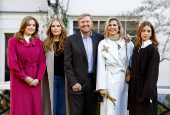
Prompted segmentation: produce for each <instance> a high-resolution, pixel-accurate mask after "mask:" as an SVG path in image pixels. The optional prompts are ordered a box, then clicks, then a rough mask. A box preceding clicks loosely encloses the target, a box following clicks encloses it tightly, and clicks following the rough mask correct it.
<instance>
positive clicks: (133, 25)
mask: <svg viewBox="0 0 170 115" xmlns="http://www.w3.org/2000/svg"><path fill="white" fill-rule="evenodd" d="M105 22H106V21H100V20H99V21H96V20H94V21H93V27H92V31H93V32H97V33H101V34H104V28H105ZM121 23H122V26H123V29H124V34H129V35H131V37H132V40H133V42H135V40H136V38H137V37H136V32H137V29H138V26H139V21H123V20H122V21H121ZM79 31H80V29H79V27H78V21H73V33H77V32H79Z"/></svg>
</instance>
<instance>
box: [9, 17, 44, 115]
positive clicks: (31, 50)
mask: <svg viewBox="0 0 170 115" xmlns="http://www.w3.org/2000/svg"><path fill="white" fill-rule="evenodd" d="M38 28H39V24H38V22H37V20H36V19H35V18H33V17H31V16H27V17H25V18H24V19H23V20H22V22H21V25H20V29H19V31H18V32H16V33H15V35H14V37H12V38H10V39H9V41H8V66H9V68H10V91H11V92H10V95H11V96H10V114H11V115H42V102H41V83H40V81H41V80H42V78H43V75H44V72H45V69H46V61H45V55H44V52H43V42H42V41H41V40H40V39H39V36H38Z"/></svg>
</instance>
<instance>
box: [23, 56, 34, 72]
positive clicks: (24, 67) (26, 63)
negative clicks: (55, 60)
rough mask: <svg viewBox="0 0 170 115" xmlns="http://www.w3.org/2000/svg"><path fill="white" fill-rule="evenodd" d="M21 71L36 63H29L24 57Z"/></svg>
mask: <svg viewBox="0 0 170 115" xmlns="http://www.w3.org/2000/svg"><path fill="white" fill-rule="evenodd" d="M21 65H22V68H23V71H26V69H28V68H29V67H35V66H37V63H31V62H30V61H29V60H28V59H26V60H25V61H24V62H23V63H22V64H21Z"/></svg>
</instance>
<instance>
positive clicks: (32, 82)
mask: <svg viewBox="0 0 170 115" xmlns="http://www.w3.org/2000/svg"><path fill="white" fill-rule="evenodd" d="M24 80H25V82H27V83H28V84H29V86H31V87H35V86H37V85H38V83H39V80H38V79H32V78H31V77H29V76H27V77H26V78H25V79H24Z"/></svg>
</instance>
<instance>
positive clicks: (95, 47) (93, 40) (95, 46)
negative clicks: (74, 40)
mask: <svg viewBox="0 0 170 115" xmlns="http://www.w3.org/2000/svg"><path fill="white" fill-rule="evenodd" d="M92 43H93V62H95V59H96V58H95V57H96V54H97V50H96V49H97V47H98V44H97V39H96V34H95V33H94V32H93V33H92Z"/></svg>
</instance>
